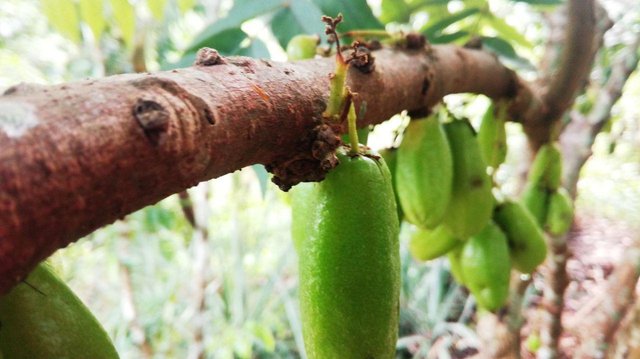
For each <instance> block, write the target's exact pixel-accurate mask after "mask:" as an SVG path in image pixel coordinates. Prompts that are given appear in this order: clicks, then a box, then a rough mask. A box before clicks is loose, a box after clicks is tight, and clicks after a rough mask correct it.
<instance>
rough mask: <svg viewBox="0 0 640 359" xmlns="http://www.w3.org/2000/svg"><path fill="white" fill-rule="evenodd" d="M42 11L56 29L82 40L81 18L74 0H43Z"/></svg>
mask: <svg viewBox="0 0 640 359" xmlns="http://www.w3.org/2000/svg"><path fill="white" fill-rule="evenodd" d="M42 11H43V12H44V14H45V15H46V16H47V19H48V20H49V23H50V24H51V26H52V27H53V28H54V29H55V30H56V31H58V32H59V33H61V34H62V35H64V36H66V37H67V38H68V39H70V40H71V41H73V42H75V43H79V42H80V20H79V19H78V12H77V10H76V5H75V3H74V2H73V0H42Z"/></svg>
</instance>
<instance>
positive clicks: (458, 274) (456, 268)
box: [447, 244, 465, 285]
mask: <svg viewBox="0 0 640 359" xmlns="http://www.w3.org/2000/svg"><path fill="white" fill-rule="evenodd" d="M463 248H464V245H462V244H461V245H459V246H457V247H454V248H453V249H452V250H450V251H449V252H448V253H447V257H448V259H449V266H450V269H451V275H452V276H453V279H455V280H456V282H458V284H460V285H465V284H464V276H463V275H462V249H463Z"/></svg>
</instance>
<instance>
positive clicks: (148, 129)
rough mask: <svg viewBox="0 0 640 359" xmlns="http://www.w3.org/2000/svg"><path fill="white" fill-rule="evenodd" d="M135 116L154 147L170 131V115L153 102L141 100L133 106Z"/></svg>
mask: <svg viewBox="0 0 640 359" xmlns="http://www.w3.org/2000/svg"><path fill="white" fill-rule="evenodd" d="M133 116H134V117H135V118H136V121H138V124H139V125H140V127H142V130H143V131H144V134H145V136H147V138H148V139H149V141H150V142H151V144H153V145H157V144H158V143H159V142H160V140H161V139H162V135H163V134H164V133H165V132H167V130H168V129H169V113H168V112H167V110H165V108H164V107H163V106H162V105H161V104H159V103H157V102H155V101H153V100H144V99H139V100H138V101H137V102H136V104H135V105H134V106H133Z"/></svg>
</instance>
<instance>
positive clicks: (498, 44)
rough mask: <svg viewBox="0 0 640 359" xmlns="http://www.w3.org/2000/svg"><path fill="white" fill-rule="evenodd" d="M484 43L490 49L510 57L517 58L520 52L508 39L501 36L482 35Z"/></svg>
mask: <svg viewBox="0 0 640 359" xmlns="http://www.w3.org/2000/svg"><path fill="white" fill-rule="evenodd" d="M482 45H483V46H486V47H488V48H489V49H490V50H492V51H493V52H495V53H496V54H498V55H500V56H504V57H507V58H510V59H517V58H518V54H517V53H516V50H515V49H514V48H513V46H511V44H510V43H509V42H508V41H505V40H504V39H501V38H499V37H491V36H482Z"/></svg>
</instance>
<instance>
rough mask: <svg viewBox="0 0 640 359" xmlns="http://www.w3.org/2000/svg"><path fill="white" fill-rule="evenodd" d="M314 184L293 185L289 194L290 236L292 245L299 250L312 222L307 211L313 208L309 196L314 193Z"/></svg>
mask: <svg viewBox="0 0 640 359" xmlns="http://www.w3.org/2000/svg"><path fill="white" fill-rule="evenodd" d="M313 191H314V184H313V183H309V182H302V183H300V184H298V185H296V186H294V187H293V188H292V189H291V190H290V191H289V193H290V194H291V238H292V239H293V245H294V247H295V249H296V251H298V254H299V252H300V246H301V243H302V242H303V241H304V240H305V239H306V238H307V237H308V235H307V231H308V230H309V226H311V225H312V223H310V222H309V220H310V216H309V213H310V212H311V211H312V210H313V208H312V206H313V202H312V200H311V197H312V196H313V195H314V194H313Z"/></svg>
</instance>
